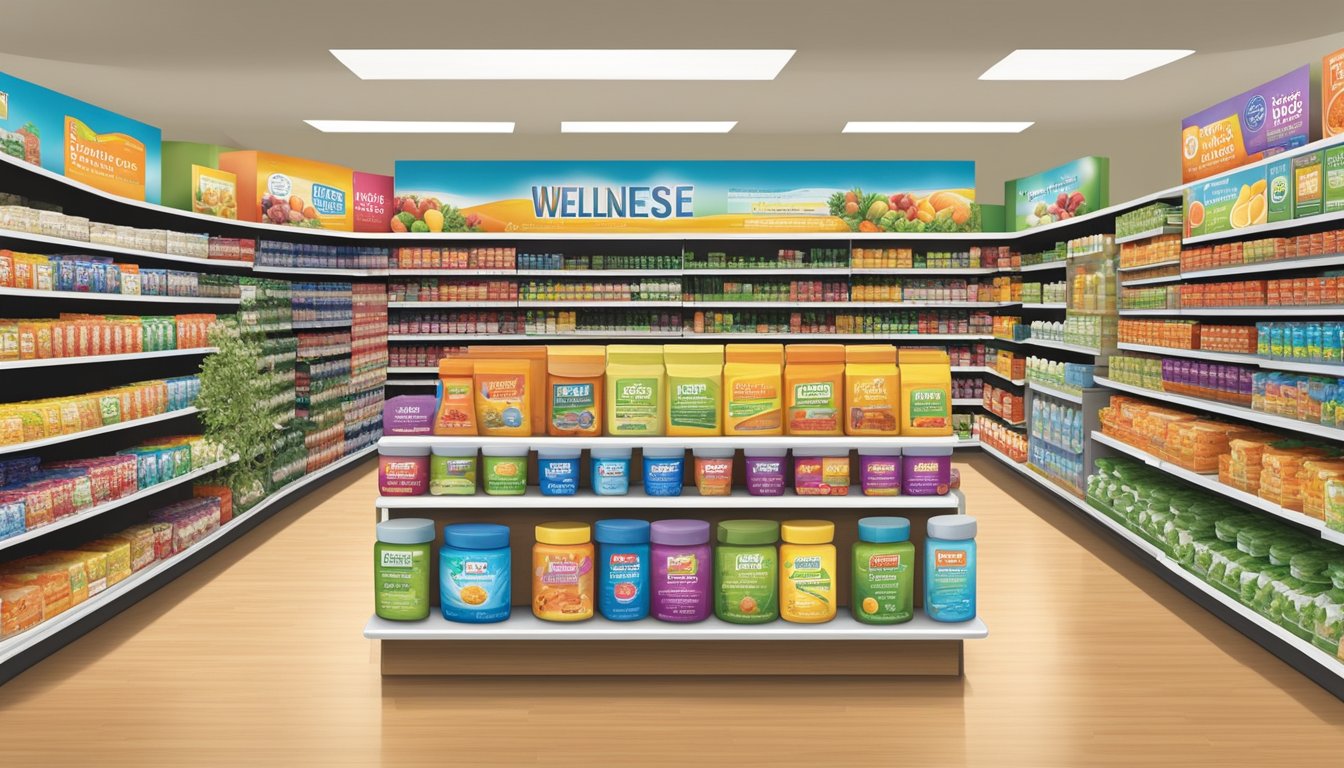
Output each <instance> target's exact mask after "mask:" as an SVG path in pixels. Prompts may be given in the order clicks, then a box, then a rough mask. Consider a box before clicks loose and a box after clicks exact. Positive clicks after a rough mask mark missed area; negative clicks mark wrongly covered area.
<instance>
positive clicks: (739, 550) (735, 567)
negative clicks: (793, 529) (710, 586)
mask: <svg viewBox="0 0 1344 768" xmlns="http://www.w3.org/2000/svg"><path fill="white" fill-rule="evenodd" d="M717 538H718V540H719V546H718V547H716V548H715V550H714V615H716V616H718V617H719V618H720V619H722V620H724V621H726V622H729V623H732V624H765V623H767V622H771V621H774V620H775V619H778V618H779V552H778V550H776V548H775V544H776V542H778V541H779V523H777V522H775V521H774V520H724V521H723V522H721V523H719V527H718V536H717Z"/></svg>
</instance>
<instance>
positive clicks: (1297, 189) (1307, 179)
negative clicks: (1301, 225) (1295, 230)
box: [1293, 150, 1325, 219]
mask: <svg viewBox="0 0 1344 768" xmlns="http://www.w3.org/2000/svg"><path fill="white" fill-rule="evenodd" d="M1324 160H1325V156H1324V153H1323V152H1321V151H1319V150H1318V151H1315V152H1307V153H1305V154H1301V155H1295V156H1294V157H1293V218H1295V219H1301V218H1306V217H1307V216H1315V215H1317V214H1319V213H1321V212H1322V211H1323V210H1324V208H1325V178H1324V177H1325V162H1324Z"/></svg>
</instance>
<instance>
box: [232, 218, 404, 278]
mask: <svg viewBox="0 0 1344 768" xmlns="http://www.w3.org/2000/svg"><path fill="white" fill-rule="evenodd" d="M316 231H319V230H309V231H308V232H305V233H304V234H309V233H311V232H316ZM340 234H342V235H346V236H349V235H351V234H355V233H353V232H342V233H340ZM252 271H253V272H259V273H261V274H270V275H327V276H330V277H386V276H387V270H386V269H346V268H344V267H259V266H254V267H252Z"/></svg>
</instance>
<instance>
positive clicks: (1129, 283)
mask: <svg viewBox="0 0 1344 768" xmlns="http://www.w3.org/2000/svg"><path fill="white" fill-rule="evenodd" d="M1182 279H1184V278H1182V277H1181V274H1180V273H1179V272H1178V273H1176V274H1174V275H1162V276H1161V277H1142V278H1139V279H1138V280H1121V281H1120V287H1121V288H1133V287H1134V286H1138V285H1158V284H1160V283H1176V282H1180V281H1181V280H1182Z"/></svg>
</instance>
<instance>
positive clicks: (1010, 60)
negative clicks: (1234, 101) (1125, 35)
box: [980, 48, 1194, 80]
mask: <svg viewBox="0 0 1344 768" xmlns="http://www.w3.org/2000/svg"><path fill="white" fill-rule="evenodd" d="M1192 53H1194V51H1188V50H1184V49H1167V48H1155V49H1139V48H1097V49H1087V48H1058V49H1053V48H1019V49H1018V50H1016V51H1013V52H1012V53H1010V54H1008V55H1007V56H1004V57H1003V58H1002V59H1001V60H1000V61H999V63H998V64H995V65H994V66H992V67H990V68H989V69H987V70H985V73H984V74H983V75H981V76H980V79H981V80H1128V79H1129V78H1131V77H1134V76H1135V75H1141V74H1143V73H1144V72H1147V71H1149V70H1151V69H1157V68H1158V67H1164V66H1166V65H1168V64H1170V63H1172V62H1173V61H1179V60H1181V59H1184V58H1185V57H1186V56H1189V55H1190V54H1192Z"/></svg>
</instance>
